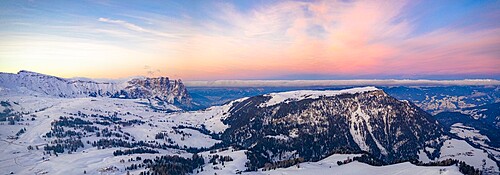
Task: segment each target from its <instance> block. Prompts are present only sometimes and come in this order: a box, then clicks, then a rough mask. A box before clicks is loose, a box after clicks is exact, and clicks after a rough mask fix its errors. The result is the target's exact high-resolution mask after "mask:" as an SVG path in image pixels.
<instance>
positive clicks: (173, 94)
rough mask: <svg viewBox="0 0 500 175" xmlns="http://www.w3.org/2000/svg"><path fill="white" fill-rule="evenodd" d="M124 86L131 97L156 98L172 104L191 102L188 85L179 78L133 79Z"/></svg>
mask: <svg viewBox="0 0 500 175" xmlns="http://www.w3.org/2000/svg"><path fill="white" fill-rule="evenodd" d="M128 84H129V86H127V87H125V88H124V90H123V91H124V92H126V93H125V95H127V96H128V97H130V98H154V99H158V100H161V101H165V102H168V103H170V104H175V103H179V104H189V103H191V101H190V97H189V94H188V92H187V90H186V87H185V86H184V84H183V83H182V81H181V80H180V79H179V80H169V79H168V78H167V77H158V78H145V79H132V80H130V81H129V82H128Z"/></svg>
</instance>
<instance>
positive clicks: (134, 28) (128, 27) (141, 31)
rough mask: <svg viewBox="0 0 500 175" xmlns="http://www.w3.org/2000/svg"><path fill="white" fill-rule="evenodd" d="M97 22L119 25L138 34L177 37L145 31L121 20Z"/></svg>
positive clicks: (106, 19) (100, 20)
mask: <svg viewBox="0 0 500 175" xmlns="http://www.w3.org/2000/svg"><path fill="white" fill-rule="evenodd" d="M98 21H99V22H104V23H109V24H116V25H119V26H121V27H124V28H126V29H129V30H131V31H135V32H139V33H148V34H151V35H156V36H160V37H169V38H174V37H177V36H175V35H172V34H169V33H165V32H159V31H155V30H149V29H145V28H143V27H140V26H138V25H135V24H132V23H129V22H127V21H123V20H113V19H109V18H99V19H98Z"/></svg>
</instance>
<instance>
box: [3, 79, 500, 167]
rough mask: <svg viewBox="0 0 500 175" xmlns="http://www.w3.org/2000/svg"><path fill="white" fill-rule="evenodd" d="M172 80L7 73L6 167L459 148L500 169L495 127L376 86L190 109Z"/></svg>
mask: <svg viewBox="0 0 500 175" xmlns="http://www.w3.org/2000/svg"><path fill="white" fill-rule="evenodd" d="M143 81H144V82H143ZM155 81H158V82H157V83H156V84H157V85H158V86H154V85H151V84H155V83H154V82H155ZM159 81H162V82H159ZM165 81H168V79H166V80H165ZM152 82H153V83H152ZM168 82H171V83H172V84H170V83H164V82H163V80H160V79H149V80H148V79H145V78H139V79H135V80H133V81H132V80H129V81H120V82H116V81H113V82H109V83H103V82H97V81H90V80H89V81H85V83H84V81H83V80H78V81H75V80H70V79H62V78H57V77H52V76H46V75H43V74H37V73H33V72H27V71H25V72H20V73H18V74H2V75H0V101H1V106H0V119H2V120H1V121H0V162H1V163H0V173H1V174H37V175H38V174H153V173H158V172H164V173H166V172H169V173H170V174H207V175H213V174H218V175H220V174H252V175H253V174H255V175H265V174H272V175H274V174H276V175H281V174H290V175H292V174H318V175H319V174H353V175H354V174H389V175H390V174H410V175H411V174H415V175H424V174H462V172H461V171H460V168H461V167H460V166H459V165H457V164H459V163H454V164H447V165H441V166H437V165H432V166H431V165H430V164H432V163H433V162H434V163H436V162H445V161H446V160H448V159H453V160H457V161H460V162H464V163H466V164H467V165H470V166H472V167H473V168H474V169H478V170H479V171H482V172H483V174H498V172H499V169H498V157H497V158H495V155H498V148H495V147H492V146H490V145H488V144H486V142H487V141H488V140H491V139H493V138H489V137H487V136H484V135H481V134H480V133H479V131H478V129H477V128H473V127H469V126H464V125H463V124H462V123H457V124H453V125H452V127H451V128H450V129H443V128H442V127H441V126H440V125H438V122H437V121H435V120H433V119H432V118H431V117H432V116H431V115H430V114H428V113H426V112H424V111H423V110H421V109H419V108H418V107H417V106H415V105H413V104H411V103H410V102H408V101H402V100H395V99H394V98H392V97H390V96H389V95H387V94H386V93H384V91H383V90H381V89H379V88H376V87H358V88H350V89H343V90H322V91H319V90H298V91H288V92H277V93H268V94H264V95H257V96H252V97H244V98H240V99H236V100H232V101H230V102H227V103H225V104H223V105H218V106H211V107H208V108H206V109H203V110H196V111H190V110H189V108H186V105H188V103H191V101H190V99H189V98H190V96H189V94H188V92H187V91H186V90H185V88H184V87H183V85H181V84H180V83H182V82H180V80H179V81H174V82H172V81H171V80H170V81H168ZM121 90H123V91H121ZM114 94H119V95H118V96H114ZM120 95H124V96H127V98H121V97H124V96H121V97H120ZM158 106H161V108H159V107H158ZM400 125H405V126H400ZM338 133H342V134H338ZM324 138H329V139H324ZM330 138H331V139H330ZM467 138H476V141H475V142H471V141H469V140H470V139H467ZM304 142H307V143H308V144H310V145H307V144H305V143H304ZM299 143H302V144H299ZM308 149H316V150H313V151H311V150H308ZM370 162H382V163H381V164H380V165H379V164H378V163H370ZM410 162H411V163H410ZM167 170H168V171H167ZM160 174H161V173H160Z"/></svg>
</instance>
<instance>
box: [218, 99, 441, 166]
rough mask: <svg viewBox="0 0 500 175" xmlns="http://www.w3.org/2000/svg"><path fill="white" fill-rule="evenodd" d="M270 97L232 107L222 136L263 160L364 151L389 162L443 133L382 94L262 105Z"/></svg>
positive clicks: (413, 154) (414, 110)
mask: <svg viewBox="0 0 500 175" xmlns="http://www.w3.org/2000/svg"><path fill="white" fill-rule="evenodd" d="M270 99H271V97H269V96H265V95H264V96H262V95H261V96H256V97H252V98H249V99H247V100H244V101H242V102H240V103H237V104H234V105H233V107H232V108H231V109H230V111H229V112H230V114H229V117H228V118H227V119H226V120H224V123H226V124H228V125H229V126H230V127H229V128H228V129H227V130H226V131H225V132H224V133H223V135H222V138H223V139H224V140H225V141H228V142H230V143H233V144H237V145H240V146H242V147H245V148H248V149H249V150H250V151H251V152H252V154H253V156H255V157H257V159H265V160H266V161H268V162H273V161H277V160H286V159H288V158H290V157H303V158H305V159H306V160H313V161H314V160H319V159H321V158H324V157H326V156H327V155H329V154H331V153H333V152H360V151H365V152H368V153H370V154H371V155H373V156H374V157H377V158H379V159H381V160H382V161H385V162H387V163H393V162H397V161H400V160H409V159H416V158H418V156H417V152H418V150H419V149H422V148H424V147H426V146H429V147H437V146H438V144H439V143H438V141H432V140H438V138H439V137H440V136H442V134H443V129H442V128H441V127H440V125H439V124H438V123H437V122H436V121H435V120H433V119H432V117H431V116H430V115H429V114H428V113H426V112H424V111H422V110H421V109H419V108H418V107H416V106H415V105H413V104H410V103H408V102H403V101H399V100H397V99H395V98H393V97H390V96H389V95H387V94H386V93H384V92H383V91H382V90H374V91H369V92H359V93H353V94H350V93H347V94H340V95H335V96H329V97H327V96H320V97H319V98H315V99H303V100H298V101H294V100H292V101H285V102H281V103H278V104H274V105H270V106H266V105H262V104H263V103H266V102H267V101H269V100H270ZM250 157H251V156H250Z"/></svg>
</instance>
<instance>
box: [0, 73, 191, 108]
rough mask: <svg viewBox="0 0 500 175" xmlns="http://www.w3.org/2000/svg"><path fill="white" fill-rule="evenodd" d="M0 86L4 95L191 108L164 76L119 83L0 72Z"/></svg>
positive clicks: (182, 91)
mask: <svg viewBox="0 0 500 175" xmlns="http://www.w3.org/2000/svg"><path fill="white" fill-rule="evenodd" d="M0 87H1V88H2V91H4V93H5V92H10V93H23V94H32V95H47V96H57V97H64V98H74V97H88V96H91V97H97V96H99V97H113V98H128V99H136V98H144V99H148V100H150V102H152V104H154V105H155V107H161V106H164V105H163V103H167V104H176V105H177V106H180V107H189V106H191V97H190V96H189V94H188V92H187V90H186V87H185V86H184V84H183V83H182V81H181V80H180V79H179V80H170V79H169V78H168V77H157V78H147V77H137V78H132V79H129V80H123V81H109V82H106V81H104V82H102V81H101V82H98V81H93V80H90V79H65V78H59V77H55V76H51V75H45V74H40V73H36V72H30V71H25V70H22V71H19V72H18V73H17V74H11V73H0ZM153 102H154V103H153Z"/></svg>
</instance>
